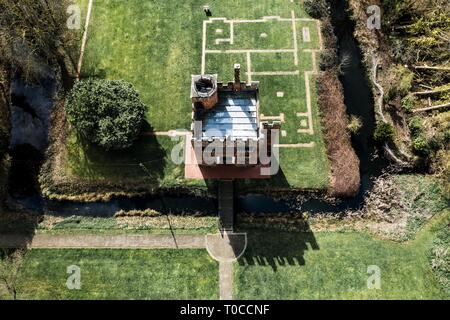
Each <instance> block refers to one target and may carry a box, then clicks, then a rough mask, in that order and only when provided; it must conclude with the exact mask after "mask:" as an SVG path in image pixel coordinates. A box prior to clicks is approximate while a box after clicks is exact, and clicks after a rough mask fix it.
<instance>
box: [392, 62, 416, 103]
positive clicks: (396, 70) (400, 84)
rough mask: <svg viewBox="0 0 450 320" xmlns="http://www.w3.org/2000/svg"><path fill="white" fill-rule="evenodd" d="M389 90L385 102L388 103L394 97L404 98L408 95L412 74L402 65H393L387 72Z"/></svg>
mask: <svg viewBox="0 0 450 320" xmlns="http://www.w3.org/2000/svg"><path fill="white" fill-rule="evenodd" d="M388 78H389V80H388V81H389V84H388V86H389V90H388V92H387V94H386V100H387V101H390V100H393V99H395V98H396V97H401V98H402V97H404V96H406V95H407V94H408V93H409V90H410V89H411V86H412V81H413V79H414V73H412V72H411V71H410V70H409V69H408V68H406V67H404V66H402V65H395V66H394V67H392V68H391V69H390V70H389V76H388Z"/></svg>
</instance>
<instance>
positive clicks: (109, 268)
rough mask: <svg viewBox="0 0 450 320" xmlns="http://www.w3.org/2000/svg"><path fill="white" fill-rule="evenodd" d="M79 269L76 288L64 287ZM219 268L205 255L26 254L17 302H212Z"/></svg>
mask: <svg viewBox="0 0 450 320" xmlns="http://www.w3.org/2000/svg"><path fill="white" fill-rule="evenodd" d="M71 265H76V266H79V267H80V268H81V289H80V290H69V289H68V288H67V287H66V281H67V278H68V276H69V275H68V274H67V273H66V272H67V267H69V266H71ZM218 279H219V276H218V265H217V263H216V262H214V261H213V260H212V259H211V258H210V257H209V255H208V253H207V252H206V251H205V250H93V249H92V250H41V249H39V250H31V252H30V253H29V255H28V256H27V258H26V263H25V265H24V268H23V269H22V272H21V276H20V285H19V290H18V299H217V298H218V292H219V289H218Z"/></svg>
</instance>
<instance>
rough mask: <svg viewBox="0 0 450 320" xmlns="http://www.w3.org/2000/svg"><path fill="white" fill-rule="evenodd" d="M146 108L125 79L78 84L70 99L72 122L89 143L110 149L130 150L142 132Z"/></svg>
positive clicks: (69, 116) (69, 112) (68, 105)
mask: <svg viewBox="0 0 450 320" xmlns="http://www.w3.org/2000/svg"><path fill="white" fill-rule="evenodd" d="M145 111H146V106H145V105H144V104H143V103H142V102H141V100H140V98H139V93H138V92H137V91H136V90H135V89H134V88H133V86H132V85H131V84H130V83H127V82H125V81H122V80H113V81H109V80H86V81H81V82H78V83H77V84H76V85H75V86H74V88H73V89H72V91H71V92H70V94H69V96H68V101H67V113H68V119H69V122H70V123H71V124H72V126H73V127H75V129H76V130H77V132H78V133H79V134H80V135H81V136H82V137H83V138H84V139H86V140H87V141H90V142H92V143H94V144H96V145H99V146H101V147H103V148H105V149H107V150H109V149H115V150H120V149H125V148H128V147H130V146H131V145H132V144H133V142H134V141H135V140H136V139H137V137H138V135H139V134H140V132H141V129H142V124H143V121H144V117H145Z"/></svg>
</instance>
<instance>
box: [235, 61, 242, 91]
mask: <svg viewBox="0 0 450 320" xmlns="http://www.w3.org/2000/svg"><path fill="white" fill-rule="evenodd" d="M234 90H236V91H241V65H240V64H239V63H236V64H235V65H234Z"/></svg>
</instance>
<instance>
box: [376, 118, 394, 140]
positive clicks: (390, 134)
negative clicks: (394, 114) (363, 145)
mask: <svg viewBox="0 0 450 320" xmlns="http://www.w3.org/2000/svg"><path fill="white" fill-rule="evenodd" d="M373 138H374V139H375V141H377V142H387V141H392V140H393V139H394V127H393V126H392V125H391V124H390V123H384V122H382V123H379V124H378V125H377V127H376V128H375V133H374V136H373Z"/></svg>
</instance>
